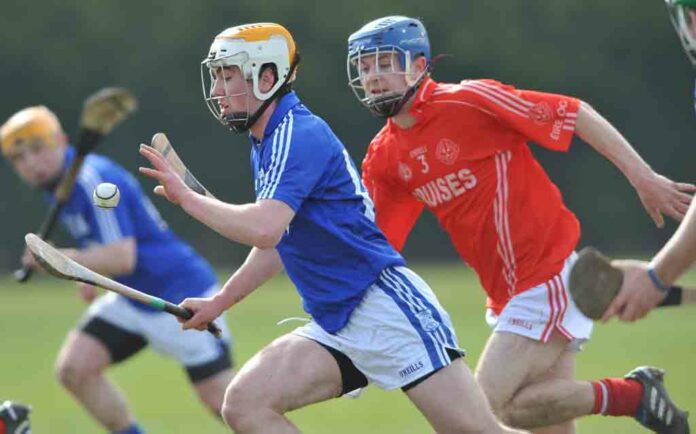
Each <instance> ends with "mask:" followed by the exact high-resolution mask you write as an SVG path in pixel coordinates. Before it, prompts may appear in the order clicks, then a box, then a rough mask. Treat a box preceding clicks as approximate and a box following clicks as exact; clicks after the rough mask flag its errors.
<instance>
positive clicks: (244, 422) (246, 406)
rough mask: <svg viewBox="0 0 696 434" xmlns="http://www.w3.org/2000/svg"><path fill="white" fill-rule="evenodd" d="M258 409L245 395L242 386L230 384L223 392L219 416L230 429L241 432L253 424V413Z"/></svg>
mask: <svg viewBox="0 0 696 434" xmlns="http://www.w3.org/2000/svg"><path fill="white" fill-rule="evenodd" d="M258 409H259V408H258V405H256V404H255V403H253V402H251V400H250V399H248V397H247V396H246V395H245V393H244V388H243V387H242V386H239V385H234V384H230V386H229V387H228V388H227V391H226V392H225V399H224V401H223V403H222V409H221V410H220V414H221V415H222V418H223V419H224V420H225V423H226V424H227V425H229V427H230V428H232V429H233V430H234V431H240V432H243V431H245V429H248V428H249V426H251V425H252V424H253V421H254V413H255V412H256V411H257V410H258Z"/></svg>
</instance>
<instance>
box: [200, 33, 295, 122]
mask: <svg viewBox="0 0 696 434" xmlns="http://www.w3.org/2000/svg"><path fill="white" fill-rule="evenodd" d="M295 58H296V47H295V41H294V39H293V37H292V35H291V34H290V32H289V31H288V30H287V29H286V28H285V27H283V26H281V25H280V24H274V23H256V24H244V25H241V26H236V27H230V28H228V29H225V30H224V31H223V32H221V33H220V34H218V35H217V36H216V37H215V39H214V40H213V44H212V45H211V46H210V50H209V53H208V56H207V57H206V58H205V59H204V60H203V62H201V79H202V82H203V94H204V98H205V101H206V104H207V105H208V108H209V109H210V111H211V112H212V113H213V116H215V117H216V118H217V119H218V120H220V121H222V122H223V123H226V122H225V121H224V119H222V116H221V114H220V110H219V107H218V106H217V103H216V100H217V99H218V98H221V97H214V96H213V95H212V94H211V93H212V84H213V82H214V75H213V74H214V70H215V69H217V68H221V67H231V66H236V67H238V68H239V69H240V71H241V72H242V74H243V75H244V77H245V78H246V79H247V80H251V81H252V89H253V93H254V96H255V97H256V98H258V99H259V100H261V101H266V100H268V99H269V98H271V97H272V96H274V95H275V93H276V92H277V91H278V90H279V89H280V88H281V87H282V86H283V85H285V84H287V83H291V82H293V81H294V80H295V69H294V68H293V62H294V61H295ZM267 64H273V65H275V69H276V72H277V74H278V80H277V81H276V83H275V84H274V85H273V87H272V88H271V89H270V90H269V91H268V92H265V93H264V92H262V91H261V90H260V89H259V73H260V71H261V69H262V67H263V66H264V65H267ZM226 96H231V95H226Z"/></svg>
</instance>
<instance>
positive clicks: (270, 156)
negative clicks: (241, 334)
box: [141, 23, 513, 433]
mask: <svg viewBox="0 0 696 434" xmlns="http://www.w3.org/2000/svg"><path fill="white" fill-rule="evenodd" d="M297 61H298V57H297V53H296V51H295V42H294V41H293V38H292V36H291V35H290V33H289V32H288V31H287V30H286V29H285V28H284V27H282V26H280V25H277V24H270V23H260V24H250V25H243V26H237V27H232V28H229V29H227V30H225V31H223V32H222V33H220V34H219V35H218V36H217V37H216V38H215V40H214V41H213V45H212V47H211V49H210V54H209V56H208V57H207V58H206V59H205V60H204V62H203V64H202V69H203V78H204V83H205V84H204V89H206V95H205V99H206V101H207V102H208V104H209V107H210V109H211V110H212V111H213V113H214V114H215V116H216V118H217V119H218V120H220V121H222V123H223V124H224V125H226V126H228V127H230V128H231V129H232V130H234V131H237V132H245V131H249V133H250V135H249V138H250V140H251V164H252V167H253V172H254V181H255V191H256V199H257V200H256V202H254V203H248V204H244V205H234V204H228V203H223V202H220V201H218V200H215V199H211V198H207V197H205V196H202V195H199V194H197V193H195V192H194V191H192V190H191V189H189V188H188V187H187V186H186V185H185V184H184V183H183V181H182V180H181V179H180V178H178V177H177V176H176V173H175V172H174V171H173V169H172V168H171V167H170V166H169V164H168V162H167V161H166V160H165V159H164V158H163V157H162V156H161V154H159V153H158V152H157V151H155V150H154V149H152V148H150V147H147V146H145V145H142V147H141V154H142V155H143V156H145V157H146V158H147V159H148V160H149V161H150V163H151V164H152V166H153V167H154V168H141V171H142V172H143V173H144V174H146V175H148V176H151V177H153V178H155V179H156V180H157V181H158V182H159V184H160V185H159V186H157V187H156V188H155V192H156V193H158V194H160V195H164V196H166V197H167V198H168V199H169V200H170V201H171V202H173V203H175V204H178V205H180V206H181V207H182V208H183V209H184V210H185V211H186V212H187V213H189V214H190V215H191V216H193V217H195V218H196V219H198V220H199V221H201V222H202V223H204V224H205V225H207V226H209V227H211V228H212V229H214V230H216V231H218V232H219V233H220V234H222V235H223V236H225V237H226V238H229V239H231V240H234V241H237V242H239V243H243V244H246V245H249V246H251V247H252V249H251V253H250V254H249V256H248V257H247V260H246V261H245V263H244V264H243V265H242V266H241V267H240V268H239V269H238V270H237V271H236V272H235V273H234V274H233V275H232V277H230V279H229V280H228V281H227V283H226V284H225V285H224V287H223V289H222V290H221V291H220V292H219V293H218V294H216V295H215V296H213V297H209V298H196V299H188V300H185V301H184V302H183V303H182V306H185V307H187V308H190V309H192V310H193V311H194V312H195V315H194V317H193V318H192V319H190V320H189V321H187V322H185V323H184V325H183V326H184V328H201V327H202V326H203V325H204V324H205V323H207V322H208V321H210V320H212V319H214V318H216V317H217V316H218V315H220V314H221V313H222V312H224V311H225V310H226V309H229V308H230V307H231V306H233V305H235V304H236V303H238V302H240V301H241V300H242V299H243V298H244V297H245V296H247V295H248V294H249V293H251V292H252V291H254V290H255V289H256V288H258V287H259V286H260V285H261V284H262V283H264V282H265V281H267V280H268V279H270V278H271V277H272V276H274V275H276V274H278V273H279V272H280V271H281V270H282V269H283V268H284V269H285V270H286V271H287V274H288V276H289V277H290V279H291V280H292V282H293V283H294V284H295V286H296V287H297V290H298V292H299V293H300V296H301V298H302V302H303V305H304V309H305V311H306V312H307V313H309V314H310V315H311V317H312V320H311V321H310V322H309V323H308V324H307V325H304V326H302V327H300V328H298V329H296V330H295V331H293V332H291V333H289V334H286V335H284V336H282V337H280V338H278V339H276V340H275V341H274V342H272V343H271V344H269V345H268V346H267V347H265V348H264V349H263V350H261V351H260V352H259V353H258V354H256V355H255V356H254V357H253V358H252V359H251V360H250V361H249V362H248V363H246V364H245V365H244V367H243V368H241V370H240V372H239V374H238V375H237V376H236V377H235V379H233V380H232V383H231V384H230V386H229V387H228V389H227V392H226V395H225V404H224V406H223V413H222V414H223V417H224V419H225V421H226V422H227V423H228V424H229V425H230V427H231V428H232V429H233V430H234V431H235V432H237V433H270V432H272V433H296V432H298V429H297V427H295V426H294V425H293V424H292V423H291V422H290V421H289V420H288V419H287V418H286V417H285V416H284V413H286V412H288V411H290V410H294V409H297V408H300V407H304V406H307V405H309V404H312V403H316V402H319V401H324V400H327V399H330V398H335V397H338V396H341V395H342V394H344V393H348V392H351V391H354V390H356V389H359V388H362V387H364V386H366V385H367V384H368V383H375V384H376V385H377V386H379V387H381V388H383V389H387V390H389V389H398V388H400V389H402V390H404V391H405V392H406V394H407V395H408V397H409V399H410V400H411V401H412V402H413V403H414V404H415V405H416V407H418V409H419V410H420V411H421V412H422V413H423V415H424V416H425V417H426V419H427V420H428V421H429V423H430V424H431V425H432V427H433V428H434V429H435V430H436V431H437V432H443V433H445V432H447V433H455V432H456V433H474V432H476V433H501V432H513V431H510V430H508V429H506V428H504V427H502V426H501V425H500V424H499V423H498V422H497V421H496V419H495V418H494V416H493V414H492V413H491V410H490V408H489V406H488V404H487V403H486V400H485V397H484V396H483V394H482V393H481V390H480V388H479V386H478V385H477V384H476V382H475V381H474V379H473V376H472V375H471V372H470V371H469V370H468V369H467V367H466V365H465V364H464V363H463V362H462V360H461V355H462V352H461V350H459V345H458V343H457V339H456V336H455V334H454V330H453V329H452V324H451V322H450V319H449V316H448V315H447V313H446V312H445V311H444V310H443V308H442V306H441V305H440V303H439V302H438V300H437V298H436V297H435V295H434V294H433V292H432V291H431V290H430V288H429V287H428V286H427V284H426V283H425V282H424V281H423V280H422V279H420V278H419V277H418V276H417V275H416V274H414V273H413V272H412V271H411V270H409V269H408V268H406V267H405V266H404V260H403V259H402V257H401V256H400V255H399V254H398V253H397V252H396V251H395V250H394V249H393V248H391V247H390V246H389V244H388V242H387V241H386V239H385V237H384V235H382V233H381V232H380V231H379V229H378V228H377V226H376V225H375V223H374V212H373V209H372V203H371V201H370V198H369V197H368V195H367V194H366V191H365V189H364V187H363V185H362V183H361V181H360V177H359V175H358V173H357V170H356V168H355V165H354V164H353V161H352V160H351V158H350V156H349V155H348V153H347V151H346V150H345V148H344V147H343V144H342V143H341V142H340V141H339V140H338V138H337V137H336V136H335V135H334V134H333V132H332V131H331V129H330V128H329V126H328V125H327V124H326V123H325V122H324V121H323V120H322V119H320V118H319V117H317V116H315V115H313V114H312V113H311V112H310V111H309V110H308V109H307V107H305V106H304V105H303V104H302V102H301V101H300V100H299V98H298V96H297V95H296V94H295V92H293V91H292V90H291V89H290V86H291V83H292V81H293V80H294V78H295V67H296V66H297ZM208 78H209V79H210V83H207V79H208Z"/></svg>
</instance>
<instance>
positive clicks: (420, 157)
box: [416, 154, 430, 173]
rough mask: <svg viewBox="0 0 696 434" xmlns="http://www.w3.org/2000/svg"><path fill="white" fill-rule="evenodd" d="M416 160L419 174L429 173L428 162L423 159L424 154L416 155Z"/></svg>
mask: <svg viewBox="0 0 696 434" xmlns="http://www.w3.org/2000/svg"><path fill="white" fill-rule="evenodd" d="M416 159H418V161H420V163H421V173H428V172H430V166H429V165H428V160H426V159H425V154H418V155H416Z"/></svg>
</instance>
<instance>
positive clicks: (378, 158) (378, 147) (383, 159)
mask: <svg viewBox="0 0 696 434" xmlns="http://www.w3.org/2000/svg"><path fill="white" fill-rule="evenodd" d="M392 129H393V128H392V127H391V126H390V125H389V123H387V124H385V125H384V126H383V127H382V129H381V130H379V132H378V133H377V134H376V135H375V137H374V138H373V139H372V140H371V141H370V144H369V145H368V147H367V152H366V153H365V158H364V159H363V163H362V166H363V170H369V169H373V170H376V169H377V168H383V167H386V166H387V165H388V163H389V155H390V154H391V152H392V149H393V147H394V143H393V142H394V140H395V138H394V135H393V131H392Z"/></svg>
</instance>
